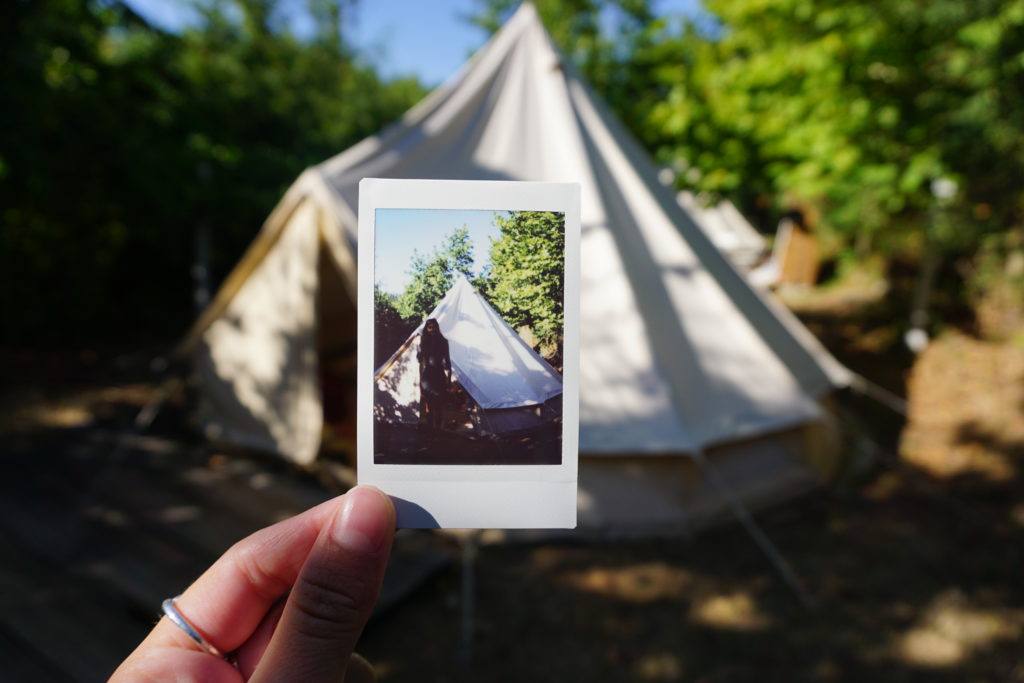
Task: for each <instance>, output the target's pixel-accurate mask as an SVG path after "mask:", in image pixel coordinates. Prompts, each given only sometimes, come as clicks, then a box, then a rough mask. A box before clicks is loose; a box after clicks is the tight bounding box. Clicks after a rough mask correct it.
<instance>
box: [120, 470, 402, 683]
mask: <svg viewBox="0 0 1024 683" xmlns="http://www.w3.org/2000/svg"><path fill="white" fill-rule="evenodd" d="M394 531H395V509H394V506H393V505H392V503H391V500H390V499H389V498H388V497H387V496H386V495H384V494H383V493H382V492H380V491H379V490H377V489H375V488H372V487H366V486H360V487H356V488H355V489H352V490H351V491H349V492H348V493H346V494H345V495H343V496H340V497H338V498H335V499H333V500H329V501H327V502H325V503H323V504H321V505H319V506H317V507H314V508H312V509H310V510H307V511H306V512H304V513H302V514H300V515H297V516H295V517H292V518H291V519H287V520H285V521H283V522H280V523H278V524H275V525H273V526H270V527H267V528H266V529H261V530H260V531H257V532H256V533H254V534H252V535H251V536H249V537H248V538H245V539H243V540H242V541H239V542H238V543H236V544H235V545H234V546H232V547H231V548H230V549H229V550H228V551H227V552H226V553H224V555H223V556H221V558H220V559H218V560H217V561H216V562H215V563H214V564H213V565H212V566H211V567H210V568H209V569H208V570H206V572H204V573H203V575H202V576H200V577H199V578H198V579H197V580H196V581H195V583H193V584H192V585H191V586H189V587H188V589H187V590H186V591H185V592H184V593H183V594H182V595H181V597H179V598H178V599H177V601H176V605H177V607H178V610H179V611H180V612H181V613H182V614H183V615H184V616H185V618H186V619H188V621H189V622H190V623H191V624H192V625H193V626H194V627H195V628H196V629H197V630H198V631H199V632H200V633H202V634H203V637H204V638H205V639H206V640H207V641H208V642H209V643H211V644H212V645H214V646H215V647H216V648H218V649H219V650H220V651H221V652H230V653H233V654H234V657H235V661H236V662H237V668H236V666H235V665H233V664H232V663H230V662H228V661H226V660H224V659H221V658H219V657H215V656H213V655H211V654H208V653H206V652H204V651H202V650H201V649H200V648H199V646H198V645H196V644H195V643H194V642H192V640H190V639H189V637H188V636H187V635H186V634H185V633H184V632H183V631H182V630H181V629H179V628H178V627H177V626H175V625H174V624H173V623H171V621H170V620H169V619H168V618H167V617H163V618H162V619H160V621H159V622H158V623H157V625H156V626H155V627H154V628H153V630H152V631H151V632H150V634H149V635H148V636H147V637H146V639H145V640H143V641H142V643H141V644H140V645H139V646H138V647H137V648H136V649H135V651H134V652H132V653H131V655H129V656H128V658H127V659H126V660H125V661H124V662H123V663H122V664H121V666H120V667H118V669H117V671H115V672H114V675H113V677H112V678H111V681H113V682H115V683H125V682H127V681H167V680H172V681H179V682H184V681H210V682H212V683H229V682H230V683H237V682H238V681H293V680H294V681H311V682H313V683H316V682H318V681H347V682H349V683H354V682H355V681H369V680H373V671H372V669H371V668H370V667H369V665H368V664H367V663H366V662H365V660H363V659H361V658H360V657H359V656H358V655H354V654H353V651H354V648H355V646H356V642H357V641H358V639H359V635H360V634H361V633H362V631H363V627H364V626H365V625H366V621H367V620H368V619H369V617H370V613H371V611H372V610H373V605H374V603H375V602H376V600H377V595H378V593H379V592H380V585H381V581H382V580H383V577H384V569H385V567H386V565H387V560H388V556H389V554H390V552H391V543H392V539H393V537H394Z"/></svg>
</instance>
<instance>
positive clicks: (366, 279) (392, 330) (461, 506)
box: [358, 180, 579, 528]
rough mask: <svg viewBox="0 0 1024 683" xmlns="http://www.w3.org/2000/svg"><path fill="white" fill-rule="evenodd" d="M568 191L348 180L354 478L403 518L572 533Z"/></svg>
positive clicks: (573, 276) (575, 236) (573, 243)
mask: <svg viewBox="0 0 1024 683" xmlns="http://www.w3.org/2000/svg"><path fill="white" fill-rule="evenodd" d="M578 193H579V190H578V187H577V186H576V185H570V184H558V183H519V182H486V181H414V180H372V181H371V180H364V181H363V183H362V184H361V185H360V235H359V247H360V254H359V258H360V271H359V302H360V305H359V315H360V339H359V344H360V350H359V352H360V378H359V381H360V386H359V405H360V408H359V436H358V440H359V480H360V481H361V482H364V481H365V482H368V483H373V484H376V485H379V486H381V487H382V488H383V489H384V490H385V491H388V492H389V493H391V494H392V495H393V496H394V497H395V498H396V500H397V501H398V502H399V503H400V505H399V523H400V524H401V525H403V526H460V527H484V526H489V527H525V528H538V527H572V526H575V495H576V467H577V443H578V412H579V409H578V364H579V360H578V358H579V351H578V347H579V340H578V337H579V334H578V304H579V300H578V297H579V283H578V279H579V276H578V267H579V264H578V248H579V194H578ZM402 503H404V505H403V504H402Z"/></svg>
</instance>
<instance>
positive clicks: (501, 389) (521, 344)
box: [375, 274, 562, 422]
mask: <svg viewBox="0 0 1024 683" xmlns="http://www.w3.org/2000/svg"><path fill="white" fill-rule="evenodd" d="M427 318H434V319H436V320H437V322H438V326H439V327H440V328H441V334H442V335H444V337H445V339H447V340H448V351H449V354H450V355H451V361H452V374H453V376H454V378H455V379H456V380H457V381H458V382H459V383H460V384H461V385H462V387H463V388H464V389H465V390H466V392H467V393H469V395H470V396H471V397H472V398H473V400H474V401H476V403H477V404H478V405H479V406H480V407H481V408H483V409H484V410H495V409H504V408H521V407H525V406H534V405H540V404H542V403H544V402H545V401H547V400H548V399H551V398H553V397H555V396H557V395H558V394H560V393H562V378H561V377H560V376H559V374H558V373H557V372H556V371H555V370H554V369H553V368H552V367H551V366H550V365H548V363H547V361H545V360H544V359H543V358H542V357H541V356H540V355H538V354H537V353H536V352H535V351H534V350H533V349H531V348H530V347H529V346H528V345H527V344H526V342H525V341H523V339H522V338H521V337H520V336H519V335H518V334H516V332H515V330H513V329H512V328H511V327H509V326H508V323H506V322H505V321H504V320H503V319H502V317H501V316H500V315H499V314H498V313H497V312H496V311H495V310H494V309H493V308H491V306H490V304H488V303H487V301H486V300H485V299H484V298H483V297H482V296H480V294H479V293H478V292H477V291H476V289H474V288H473V285H471V284H470V283H469V281H468V280H467V279H466V278H465V277H464V276H463V275H461V274H460V275H458V276H457V277H456V278H455V283H454V284H453V285H452V287H451V289H450V290H448V293H447V294H445V296H444V298H443V299H442V300H441V302H440V303H438V304H437V306H436V307H435V308H434V310H433V311H432V312H431V313H430V315H428V316H427ZM425 323H426V319H424V321H423V322H421V323H420V325H419V327H417V328H416V330H415V331H413V333H412V334H411V335H409V339H408V340H406V342H405V343H403V344H402V346H401V347H400V348H399V349H398V351H396V352H395V354H394V355H393V356H392V357H391V358H390V359H389V360H388V361H387V362H385V363H384V364H383V365H381V367H380V368H378V369H377V371H376V372H375V381H376V387H377V391H378V392H380V393H381V394H384V396H383V397H382V398H383V399H384V400H386V401H387V406H388V408H387V410H388V411H389V413H390V415H391V416H392V417H393V418H394V419H397V420H399V421H404V422H411V421H415V419H416V418H418V416H419V399H420V391H419V363H418V353H419V340H420V333H421V332H422V331H423V325H424V324H425Z"/></svg>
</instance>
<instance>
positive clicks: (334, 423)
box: [316, 240, 357, 467]
mask: <svg viewBox="0 0 1024 683" xmlns="http://www.w3.org/2000/svg"><path fill="white" fill-rule="evenodd" d="M319 252H320V253H319V256H318V258H317V281H318V284H319V286H318V288H317V300H316V351H317V357H318V361H319V363H318V365H319V370H320V373H319V381H320V394H321V397H322V401H323V413H324V422H323V437H322V441H321V446H320V450H321V452H323V453H328V454H334V455H339V456H341V457H343V458H344V459H345V460H346V461H347V462H348V464H350V465H352V466H353V467H354V466H355V462H356V346H357V335H356V309H355V305H354V304H353V303H352V302H353V301H355V293H354V292H349V288H348V285H347V284H346V283H345V280H344V278H343V277H342V274H341V272H340V271H339V270H338V268H337V266H336V265H335V263H334V260H333V259H332V258H331V256H330V253H329V252H328V249H327V245H325V244H324V243H323V241H322V240H321V243H320V250H319Z"/></svg>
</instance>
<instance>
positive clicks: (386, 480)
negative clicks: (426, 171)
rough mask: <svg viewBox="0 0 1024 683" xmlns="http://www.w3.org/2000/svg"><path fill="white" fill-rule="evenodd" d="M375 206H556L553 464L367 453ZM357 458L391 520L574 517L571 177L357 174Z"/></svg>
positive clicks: (442, 524) (469, 524)
mask: <svg viewBox="0 0 1024 683" xmlns="http://www.w3.org/2000/svg"><path fill="white" fill-rule="evenodd" d="M378 209H477V210H480V209H482V210H491V211H495V210H497V211H515V210H519V211H555V212H559V213H562V214H564V216H565V288H564V297H565V298H564V316H565V321H564V332H563V352H562V353H563V359H564V364H563V370H562V386H563V392H562V400H563V406H562V460H561V464H558V465H399V464H377V463H375V462H374V459H373V436H374V434H373V433H374V424H373V401H374V387H373V372H374V367H373V360H374V359H373V349H374V320H373V310H374V308H373V286H374V268H375V259H374V244H375V230H376V215H377V210H378ZM358 256H359V258H358V273H359V277H358V283H359V291H358V306H357V310H358V334H359V337H358V339H359V354H358V361H357V369H358V378H357V383H356V389H357V398H356V410H357V416H356V417H357V421H356V427H357V436H356V441H357V453H358V457H357V463H358V470H357V471H358V479H359V483H360V484H371V485H374V486H377V487H378V488H380V489H381V490H383V491H384V492H385V493H387V494H389V495H390V496H392V497H393V498H394V499H395V500H396V506H397V509H398V526H399V527H400V528H424V527H426V528H431V527H439V528H475V529H483V528H495V529H541V528H561V529H565V528H569V529H572V528H575V527H576V479H577V472H578V466H579V344H580V340H579V328H580V325H579V315H580V312H579V306H580V186H579V184H577V183H541V182H520V181H500V180H495V181H492V180H397V179H379V178H365V179H363V180H362V181H360V183H359V243H358Z"/></svg>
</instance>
